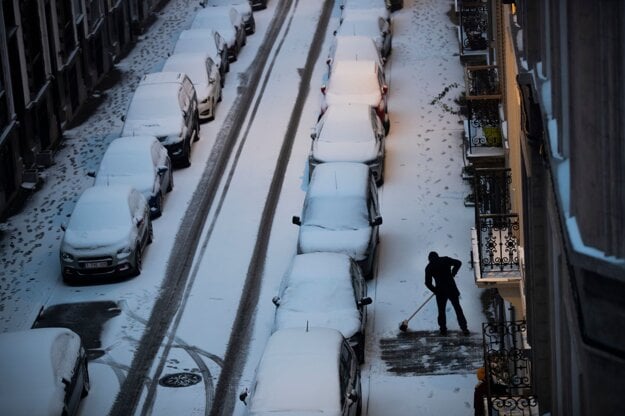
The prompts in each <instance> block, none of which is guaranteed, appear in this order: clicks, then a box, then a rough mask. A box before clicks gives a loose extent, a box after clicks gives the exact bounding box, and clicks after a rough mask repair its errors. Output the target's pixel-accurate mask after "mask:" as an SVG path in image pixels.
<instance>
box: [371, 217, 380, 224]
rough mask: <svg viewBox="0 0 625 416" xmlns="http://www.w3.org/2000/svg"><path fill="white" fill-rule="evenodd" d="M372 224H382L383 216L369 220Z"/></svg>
mask: <svg viewBox="0 0 625 416" xmlns="http://www.w3.org/2000/svg"><path fill="white" fill-rule="evenodd" d="M369 223H370V224H371V225H372V226H375V225H382V217H375V219H374V220H373V221H369Z"/></svg>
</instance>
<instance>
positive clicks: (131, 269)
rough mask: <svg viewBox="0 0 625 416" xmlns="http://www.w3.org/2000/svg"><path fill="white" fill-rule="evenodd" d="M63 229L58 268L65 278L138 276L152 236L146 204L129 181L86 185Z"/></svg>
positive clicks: (76, 279)
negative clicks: (117, 183)
mask: <svg viewBox="0 0 625 416" xmlns="http://www.w3.org/2000/svg"><path fill="white" fill-rule="evenodd" d="M63 229H64V231H65V234H64V235H63V239H62V241H61V249H60V257H61V271H62V274H63V279H64V280H65V281H66V282H67V283H77V282H79V281H84V280H85V279H86V278H88V277H120V276H127V275H135V276H136V275H139V274H140V273H141V266H142V261H143V252H144V251H145V248H146V247H147V245H148V244H150V243H151V242H152V238H153V235H152V221H151V219H150V209H149V207H148V203H147V201H146V200H145V197H144V196H143V194H141V192H139V191H137V190H136V189H135V188H132V187H130V186H129V185H109V186H92V187H91V188H87V189H86V190H85V191H84V192H83V193H82V195H81V196H80V198H78V201H77V202H76V206H75V207H74V210H73V211H72V215H71V217H70V219H69V223H68V224H67V226H63Z"/></svg>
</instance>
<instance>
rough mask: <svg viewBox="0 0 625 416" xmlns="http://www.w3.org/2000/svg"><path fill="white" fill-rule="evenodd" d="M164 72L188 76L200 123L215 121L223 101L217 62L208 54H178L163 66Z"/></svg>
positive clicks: (172, 56)
mask: <svg viewBox="0 0 625 416" xmlns="http://www.w3.org/2000/svg"><path fill="white" fill-rule="evenodd" d="M162 70H163V71H164V72H183V73H185V74H187V76H188V77H189V79H190V80H191V82H192V83H193V87H194V88H195V93H196V96H197V108H198V113H199V115H200V121H202V120H205V121H211V120H214V119H215V109H216V108H217V103H218V102H220V101H221V75H219V69H218V68H217V65H215V62H214V61H213V60H212V58H211V57H210V56H208V54H206V53H177V54H174V55H171V56H170V57H169V58H167V60H166V61H165V64H164V65H163V69H162Z"/></svg>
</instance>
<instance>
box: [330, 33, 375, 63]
mask: <svg viewBox="0 0 625 416" xmlns="http://www.w3.org/2000/svg"><path fill="white" fill-rule="evenodd" d="M335 61H377V62H378V64H379V65H380V67H383V66H384V63H385V59H384V58H382V56H381V55H380V51H379V50H378V48H377V46H376V44H375V42H374V41H373V39H372V38H371V37H369V36H354V35H337V36H335V37H334V40H333V42H332V46H330V52H329V53H328V59H326V63H327V64H328V69H331V68H332V62H335Z"/></svg>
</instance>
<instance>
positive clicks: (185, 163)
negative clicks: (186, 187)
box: [180, 140, 191, 168]
mask: <svg viewBox="0 0 625 416" xmlns="http://www.w3.org/2000/svg"><path fill="white" fill-rule="evenodd" d="M180 166H181V167H183V168H188V167H189V166H191V140H186V141H185V143H184V149H183V150H182V156H181V157H180Z"/></svg>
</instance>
